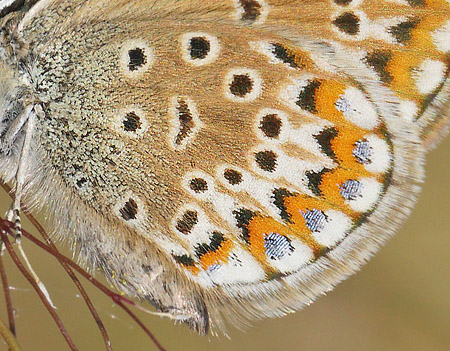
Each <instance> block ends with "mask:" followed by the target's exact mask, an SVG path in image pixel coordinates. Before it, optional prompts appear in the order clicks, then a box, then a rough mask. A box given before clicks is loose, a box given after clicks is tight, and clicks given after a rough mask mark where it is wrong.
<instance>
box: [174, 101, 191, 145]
mask: <svg viewBox="0 0 450 351" xmlns="http://www.w3.org/2000/svg"><path fill="white" fill-rule="evenodd" d="M176 109H177V112H178V119H179V121H180V130H179V132H178V134H177V136H176V139H175V144H176V145H181V143H182V142H183V140H184V139H185V138H187V137H188V136H189V135H190V134H191V133H192V131H193V129H194V127H195V122H194V117H193V116H192V113H191V110H190V108H189V105H188V104H187V102H186V100H185V99H183V98H179V99H178V105H177V107H176Z"/></svg>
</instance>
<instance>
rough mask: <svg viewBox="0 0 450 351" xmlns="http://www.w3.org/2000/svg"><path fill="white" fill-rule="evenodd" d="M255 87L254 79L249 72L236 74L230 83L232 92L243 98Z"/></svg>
mask: <svg viewBox="0 0 450 351" xmlns="http://www.w3.org/2000/svg"><path fill="white" fill-rule="evenodd" d="M252 89H253V80H252V78H251V77H250V75H249V74H235V75H233V79H232V81H231V83H230V92H231V94H233V95H234V96H237V97H240V98H243V97H245V96H246V95H248V94H250V93H251V92H252Z"/></svg>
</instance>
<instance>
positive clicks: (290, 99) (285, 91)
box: [279, 75, 313, 112]
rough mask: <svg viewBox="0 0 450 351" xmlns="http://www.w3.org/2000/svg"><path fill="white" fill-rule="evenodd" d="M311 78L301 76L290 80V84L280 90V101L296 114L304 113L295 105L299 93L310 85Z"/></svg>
mask: <svg viewBox="0 0 450 351" xmlns="http://www.w3.org/2000/svg"><path fill="white" fill-rule="evenodd" d="M312 79H313V77H312V76H309V75H308V76H303V77H301V78H299V79H292V84H290V85H288V86H286V87H284V88H282V89H281V91H280V93H279V97H280V100H281V101H283V102H284V103H285V104H286V105H287V106H289V107H290V108H291V109H293V110H295V111H296V112H306V111H304V110H303V109H302V108H301V107H300V106H298V105H297V104H296V102H297V100H298V96H299V94H300V92H301V91H302V90H303V89H304V88H305V87H306V86H307V85H308V84H309V83H310V81H311V80H312Z"/></svg>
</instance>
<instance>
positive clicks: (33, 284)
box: [0, 221, 78, 351]
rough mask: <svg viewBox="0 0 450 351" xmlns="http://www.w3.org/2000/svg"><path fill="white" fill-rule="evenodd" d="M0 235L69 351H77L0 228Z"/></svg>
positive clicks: (56, 315)
mask: <svg viewBox="0 0 450 351" xmlns="http://www.w3.org/2000/svg"><path fill="white" fill-rule="evenodd" d="M3 222H4V223H5V221H3ZM9 223H10V222H9ZM11 225H13V224H12V223H11ZM9 229H12V228H9ZM0 235H1V239H2V242H3V243H4V245H5V246H6V249H7V250H8V253H9V255H10V256H11V258H12V260H13V261H14V264H15V265H16V266H17V268H18V269H19V270H20V272H21V273H22V275H23V276H24V277H25V279H27V280H28V282H29V283H30V284H31V286H32V287H33V289H34V290H35V291H36V293H37V294H38V295H39V298H40V299H41V301H42V303H43V304H44V306H45V308H46V309H47V311H48V312H49V313H50V315H51V316H52V318H53V320H54V321H55V323H56V325H57V326H58V328H59V330H60V332H61V334H62V336H63V337H64V339H65V340H66V343H67V345H68V346H69V348H70V350H71V351H77V350H78V348H77V347H76V346H75V344H74V343H73V341H72V338H71V337H70V335H69V333H68V332H67V330H66V328H65V327H64V324H63V323H62V321H61V319H60V318H59V316H58V314H57V313H56V312H55V310H54V309H53V307H52V306H51V305H50V303H49V302H48V300H47V298H46V296H45V295H44V294H43V293H42V291H41V289H40V287H39V286H38V285H37V284H36V282H35V280H34V279H33V277H32V276H31V274H30V273H29V272H28V271H27V270H26V268H25V267H24V266H23V264H22V262H21V261H20V259H19V257H18V256H17V254H16V252H15V251H14V249H13V247H12V245H11V242H10V241H9V238H8V236H7V235H6V233H5V232H4V231H2V230H0Z"/></svg>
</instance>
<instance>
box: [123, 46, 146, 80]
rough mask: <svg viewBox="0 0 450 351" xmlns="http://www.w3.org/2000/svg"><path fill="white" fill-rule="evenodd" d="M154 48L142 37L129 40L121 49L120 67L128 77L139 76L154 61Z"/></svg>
mask: <svg viewBox="0 0 450 351" xmlns="http://www.w3.org/2000/svg"><path fill="white" fill-rule="evenodd" d="M153 59H154V57H153V51H152V49H151V48H150V47H149V46H148V45H147V44H146V43H145V42H144V41H143V40H140V39H131V40H127V41H126V42H124V43H123V44H122V47H121V49H120V68H121V70H122V72H123V74H124V75H125V76H126V77H128V78H133V79H134V78H139V77H141V74H142V73H143V72H145V71H146V70H147V69H148V68H149V67H150V65H151V64H152V62H153Z"/></svg>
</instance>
